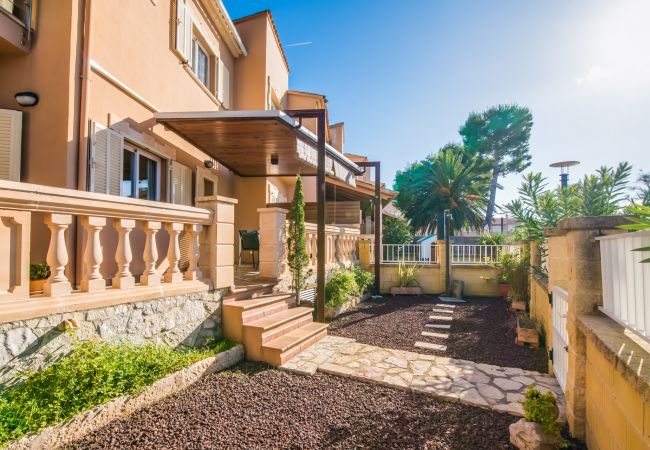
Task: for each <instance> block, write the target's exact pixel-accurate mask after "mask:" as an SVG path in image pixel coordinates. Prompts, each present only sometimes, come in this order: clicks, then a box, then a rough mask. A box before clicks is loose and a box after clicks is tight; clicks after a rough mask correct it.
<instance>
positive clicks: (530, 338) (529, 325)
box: [515, 314, 539, 348]
mask: <svg viewBox="0 0 650 450" xmlns="http://www.w3.org/2000/svg"><path fill="white" fill-rule="evenodd" d="M515 343H516V344H517V345H524V344H530V346H531V347H534V348H537V347H539V330H538V329H537V323H536V322H535V320H533V319H531V318H530V317H528V316H526V315H524V314H517V338H516V339H515Z"/></svg>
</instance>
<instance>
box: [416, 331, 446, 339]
mask: <svg viewBox="0 0 650 450" xmlns="http://www.w3.org/2000/svg"><path fill="white" fill-rule="evenodd" d="M421 334H422V336H426V337H434V338H440V339H447V338H448V337H449V335H448V334H447V333H434V332H432V331H423V332H422V333H421Z"/></svg>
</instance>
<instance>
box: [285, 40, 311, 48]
mask: <svg viewBox="0 0 650 450" xmlns="http://www.w3.org/2000/svg"><path fill="white" fill-rule="evenodd" d="M309 44H313V42H312V41H307V42H298V43H297V44H288V45H285V47H297V46H299V45H309Z"/></svg>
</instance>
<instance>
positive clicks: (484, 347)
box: [329, 295, 548, 372]
mask: <svg viewBox="0 0 650 450" xmlns="http://www.w3.org/2000/svg"><path fill="white" fill-rule="evenodd" d="M435 303H439V300H438V298H437V297H434V296H426V295H425V296H418V297H416V296H413V297H406V296H399V297H391V296H385V297H383V298H380V299H369V300H368V301H366V302H364V303H362V304H360V305H359V306H357V308H355V309H354V310H351V311H349V312H346V313H344V314H342V315H340V316H339V317H338V318H337V319H336V320H334V321H333V322H331V323H330V327H329V333H330V334H333V335H337V336H344V337H350V338H353V339H356V340H357V341H359V342H362V343H365V344H371V345H377V346H380V347H385V348H394V349H399V350H409V351H417V352H418V353H430V354H435V355H443V356H450V357H453V358H460V359H467V360H470V361H474V362H478V363H486V364H494V365H497V366H504V367H520V368H522V369H525V370H536V371H538V372H547V370H548V362H547V361H548V360H547V354H546V350H545V349H544V348H543V347H540V348H538V349H532V348H527V347H521V346H518V345H516V344H515V337H516V323H515V316H514V314H513V313H511V312H510V311H508V307H509V305H508V303H507V302H506V301H504V300H503V299H497V298H495V299H482V298H481V299H470V300H468V301H467V303H457V304H455V305H456V307H455V308H454V314H453V321H452V322H451V329H450V330H449V338H448V339H440V338H431V337H424V336H422V331H425V330H427V329H426V328H425V326H424V325H425V324H426V323H428V322H430V321H429V320H428V317H429V315H431V314H432V312H431V310H432V307H433V305H434V304H435ZM428 331H430V330H428ZM416 341H425V342H431V343H436V344H442V345H446V346H447V349H446V351H444V352H438V351H433V350H426V349H420V348H418V349H416V348H415V347H414V343H415V342H416Z"/></svg>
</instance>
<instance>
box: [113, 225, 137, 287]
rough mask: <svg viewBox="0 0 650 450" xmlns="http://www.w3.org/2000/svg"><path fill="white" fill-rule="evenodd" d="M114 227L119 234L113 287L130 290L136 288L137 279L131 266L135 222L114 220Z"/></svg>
mask: <svg viewBox="0 0 650 450" xmlns="http://www.w3.org/2000/svg"><path fill="white" fill-rule="evenodd" d="M113 226H114V227H115V229H116V230H117V232H118V233H119V236H120V237H119V241H118V243H117V250H116V251H115V261H116V262H117V273H116V274H115V276H114V277H113V281H112V286H113V288H115V289H129V288H132V287H133V286H135V278H134V277H133V274H132V273H131V269H130V268H129V266H130V265H131V261H132V260H133V254H132V252H131V239H130V236H131V230H133V228H135V220H132V219H114V220H113Z"/></svg>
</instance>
